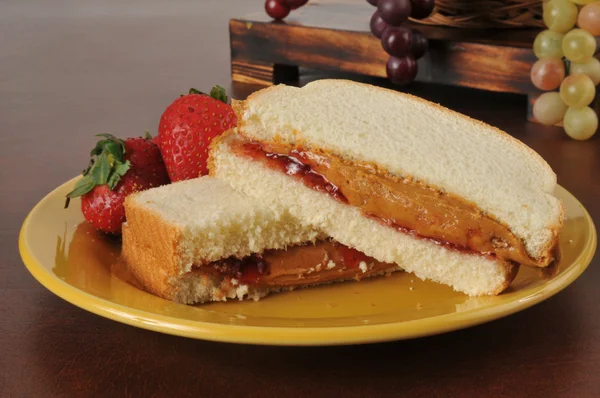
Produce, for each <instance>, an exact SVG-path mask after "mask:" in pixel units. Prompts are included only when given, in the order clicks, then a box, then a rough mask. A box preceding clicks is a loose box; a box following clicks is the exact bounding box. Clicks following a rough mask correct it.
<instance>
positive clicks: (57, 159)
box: [0, 0, 600, 397]
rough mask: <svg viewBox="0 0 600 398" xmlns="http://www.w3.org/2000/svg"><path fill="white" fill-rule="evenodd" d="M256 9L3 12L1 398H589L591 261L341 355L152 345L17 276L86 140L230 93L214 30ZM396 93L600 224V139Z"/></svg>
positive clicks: (483, 101) (135, 128)
mask: <svg viewBox="0 0 600 398" xmlns="http://www.w3.org/2000/svg"><path fill="white" fill-rule="evenodd" d="M260 10H262V1H260V0H252V1H250V0H248V1H244V0H230V1H217V0H214V1H210V0H209V1H206V0H195V1H182V0H175V1H167V0H163V1H159V0H102V1H100V0H98V1H81V0H71V1H67V0H54V1H45V0H30V1H17V0H2V1H0V187H1V188H0V209H1V210H0V214H1V221H0V249H1V252H0V253H1V254H2V256H1V257H0V396H3V397H4V396H8V397H12V396H40V397H42V396H43V397H47V396H176V395H180V396H185V395H192V394H193V395H197V396H202V397H210V396H256V397H259V396H261V397H262V396H281V397H284V396H340V395H344V396H348V397H366V396H394V395H396V396H398V395H406V396H425V397H446V396H507V397H515V396H523V397H526V396H529V397H538V396H539V397H553V396H569V397H591V396H600V378H599V373H600V305H599V301H600V290H599V288H598V285H599V284H600V271H599V266H600V264H599V260H598V256H596V258H595V259H594V261H593V263H592V264H591V265H590V268H589V269H588V270H587V271H586V273H585V274H584V275H583V276H582V278H580V279H579V280H577V281H576V282H575V283H573V285H571V286H570V287H568V288H567V289H566V290H565V291H563V292H562V293H560V294H559V295H557V296H555V297H554V298H551V299H549V300H547V301H545V302H544V303H542V304H539V305H537V306H535V307H533V308H531V309H529V310H526V311H523V312H521V313H518V314H515V315H513V316H510V317H508V318H505V319H502V320H498V321H495V322H492V323H489V324H486V325H482V326H478V327H474V328H471V329H467V330H463V331H458V332H454V333H449V334H446V335H441V336H437V337H430V338H424V339H418V340H412V341H404V342H396V343H387V344H376V345H366V346H355V347H324V348H279V347H257V346H240V345H230V344H220V343H210V342H203V341H195V340H190V339H184V338H179V337H173V336H166V335H161V334H158V333H154V332H150V331H145V330H141V329H136V328H133V327H130V326H126V325H122V324H119V323H116V322H113V321H109V320H106V319H103V318H101V317H98V316H96V315H92V314H90V313H87V312H85V311H83V310H80V309H78V308H77V307H75V306H73V305H71V304H68V303H66V302H64V301H63V300H61V299H60V298H58V297H56V296H54V295H53V294H52V293H50V292H48V291H47V290H45V289H44V288H43V287H41V286H40V285H39V284H38V283H37V282H36V281H35V280H34V279H33V278H32V277H31V276H30V275H29V273H28V272H27V270H26V269H25V267H24V266H23V264H22V262H21V260H20V257H19V254H18V249H17V235H18V231H19V228H20V225H21V223H22V221H23V219H24V218H25V216H26V214H27V212H28V211H29V210H30V209H31V208H32V207H33V206H34V205H35V203H37V201H38V200H40V199H41V198H42V197H43V196H44V195H45V194H46V193H48V192H49V191H51V190H52V189H53V188H55V187H56V186H58V185H60V184H61V183H63V182H65V181H66V180H68V179H70V178H71V177H73V176H75V175H76V174H77V173H79V171H80V169H81V168H82V166H84V165H85V164H86V163H87V159H88V151H89V149H90V147H91V145H92V144H93V142H94V137H93V135H94V134H95V133H98V132H113V133H115V134H117V135H120V136H132V135H141V134H143V132H144V130H145V129H148V130H150V131H151V132H155V130H156V126H157V123H158V120H159V117H160V115H161V113H162V111H163V110H164V108H165V107H166V106H167V105H168V104H169V103H170V102H171V101H172V100H173V99H174V98H175V97H176V96H177V95H179V94H180V93H181V92H183V91H185V90H186V89H187V88H189V87H190V86H195V87H197V88H200V89H203V90H208V89H210V87H211V86H212V85H213V84H217V83H218V84H221V85H223V86H226V87H230V76H229V73H230V72H229V70H230V69H229V47H228V30H227V22H228V19H229V18H230V17H234V16H243V15H246V14H248V13H250V12H255V11H260ZM368 17H369V16H368V15H366V16H365V18H368ZM375 82H376V83H381V84H385V82H384V81H381V80H377V81H375ZM233 88H234V93H235V95H236V96H237V97H238V98H242V97H243V96H244V95H247V94H248V93H249V92H251V91H252V90H253V89H255V88H254V87H248V86H242V85H235V86H234V87H233ZM410 90H411V91H413V92H415V93H417V94H418V95H422V96H424V97H426V98H429V99H432V100H434V101H437V102H441V103H442V104H444V105H447V106H449V107H451V108H453V109H456V110H459V111H461V112H464V113H467V114H469V115H472V116H474V117H477V118H480V119H483V120H485V121H487V122H490V123H492V124H494V125H496V126H498V127H500V128H502V129H505V130H506V131H508V132H509V133H511V134H513V135H514V136H516V137H517V138H519V139H521V140H523V141H524V142H526V143H527V144H528V145H530V146H532V147H533V148H534V149H535V150H536V151H538V152H539V153H540V154H541V155H542V156H544V158H546V159H547V160H548V162H549V163H550V164H551V166H552V167H553V168H554V169H555V171H556V172H557V174H558V176H559V182H560V183H561V184H562V185H563V186H565V187H566V188H567V189H568V190H569V191H571V192H572V193H573V194H574V195H575V196H576V197H578V198H579V199H580V200H581V201H582V202H583V204H584V205H585V206H586V207H587V208H588V210H589V211H590V213H591V214H592V217H593V218H594V220H596V222H597V220H599V219H600V139H599V138H598V137H595V139H593V140H591V141H589V142H584V143H581V142H574V141H571V140H569V139H568V138H566V136H565V135H564V133H563V132H562V131H561V129H559V128H543V127H541V126H537V125H533V124H529V123H526V122H525V109H526V99H525V98H523V97H519V96H513V95H501V94H489V93H482V92H477V91H472V90H457V89H448V88H443V87H440V86H423V85H415V86H413V87H411V88H410Z"/></svg>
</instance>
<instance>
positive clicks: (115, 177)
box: [107, 160, 131, 191]
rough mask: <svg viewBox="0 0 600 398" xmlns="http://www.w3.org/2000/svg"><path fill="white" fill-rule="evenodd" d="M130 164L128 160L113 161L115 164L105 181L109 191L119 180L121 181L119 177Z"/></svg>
mask: <svg viewBox="0 0 600 398" xmlns="http://www.w3.org/2000/svg"><path fill="white" fill-rule="evenodd" d="M130 166H131V164H130V163H129V160H128V161H126V162H125V163H121V162H115V165H114V167H113V169H112V172H111V173H110V176H109V177H108V181H107V184H108V187H109V188H110V190H111V191H112V190H113V189H114V188H115V187H116V186H117V184H118V183H119V181H121V177H123V176H124V175H125V173H127V170H129V167H130Z"/></svg>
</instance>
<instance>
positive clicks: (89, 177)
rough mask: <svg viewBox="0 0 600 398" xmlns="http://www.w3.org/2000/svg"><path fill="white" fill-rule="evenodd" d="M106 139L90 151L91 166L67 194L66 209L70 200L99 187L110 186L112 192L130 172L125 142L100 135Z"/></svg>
mask: <svg viewBox="0 0 600 398" xmlns="http://www.w3.org/2000/svg"><path fill="white" fill-rule="evenodd" d="M97 137H102V138H104V139H102V140H100V141H98V142H97V143H96V146H95V147H94V148H93V149H92V150H91V151H90V156H91V160H90V164H89V166H88V167H87V168H86V169H85V170H83V172H82V174H83V178H81V179H80V180H79V181H77V183H76V184H75V187H74V188H73V190H72V191H71V192H69V193H68V194H67V198H66V200H65V209H66V208H67V207H69V203H70V199H71V198H76V197H78V196H82V195H85V194H86V193H88V192H90V191H91V190H92V189H94V187H96V186H97V185H104V184H108V187H109V188H110V189H111V190H112V189H114V188H115V186H116V185H117V184H118V183H119V181H120V180H121V177H123V176H124V175H125V173H126V172H127V170H129V167H130V163H129V161H128V160H127V161H125V162H124V161H123V156H124V155H125V141H123V140H122V139H120V138H117V137H115V136H114V135H112V134H98V135H97Z"/></svg>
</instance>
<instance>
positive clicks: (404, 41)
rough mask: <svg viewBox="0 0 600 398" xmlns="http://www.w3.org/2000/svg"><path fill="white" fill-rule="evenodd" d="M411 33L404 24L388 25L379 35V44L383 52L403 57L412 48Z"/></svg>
mask: <svg viewBox="0 0 600 398" xmlns="http://www.w3.org/2000/svg"><path fill="white" fill-rule="evenodd" d="M412 42H413V33H412V31H411V30H410V29H408V28H406V27H404V26H397V27H389V28H387V29H386V30H385V31H384V32H383V34H382V35H381V45H382V46H383V49H384V50H385V52H387V53H388V54H390V55H393V56H395V57H403V56H405V55H407V54H409V53H410V51H411V49H412Z"/></svg>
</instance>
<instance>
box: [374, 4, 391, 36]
mask: <svg viewBox="0 0 600 398" xmlns="http://www.w3.org/2000/svg"><path fill="white" fill-rule="evenodd" d="M387 27H388V24H387V23H385V21H384V20H383V19H381V15H379V11H375V12H374V13H373V16H372V17H371V32H373V34H374V35H375V37H377V38H378V39H379V38H381V34H382V33H383V31H384V30H386V29H387Z"/></svg>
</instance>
